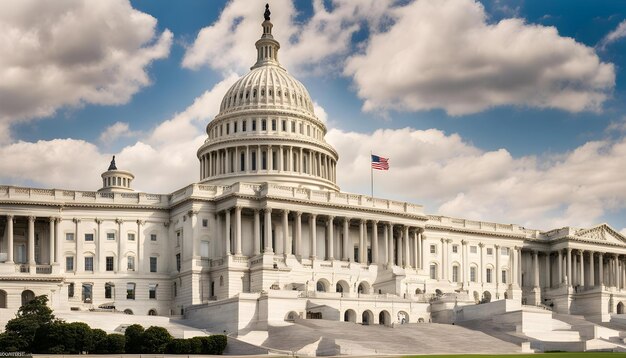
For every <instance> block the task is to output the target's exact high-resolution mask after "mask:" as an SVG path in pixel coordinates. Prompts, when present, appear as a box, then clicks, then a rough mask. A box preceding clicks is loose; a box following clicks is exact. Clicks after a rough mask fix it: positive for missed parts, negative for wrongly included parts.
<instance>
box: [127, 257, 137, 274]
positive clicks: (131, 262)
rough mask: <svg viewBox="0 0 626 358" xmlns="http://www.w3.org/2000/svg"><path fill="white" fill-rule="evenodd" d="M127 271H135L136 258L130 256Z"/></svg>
mask: <svg viewBox="0 0 626 358" xmlns="http://www.w3.org/2000/svg"><path fill="white" fill-rule="evenodd" d="M126 269H127V270H128V271H135V257H134V256H128V258H127V260H126Z"/></svg>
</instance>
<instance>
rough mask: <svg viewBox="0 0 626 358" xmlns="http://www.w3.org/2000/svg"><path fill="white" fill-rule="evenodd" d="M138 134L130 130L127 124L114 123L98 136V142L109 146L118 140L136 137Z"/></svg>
mask: <svg viewBox="0 0 626 358" xmlns="http://www.w3.org/2000/svg"><path fill="white" fill-rule="evenodd" d="M138 134H139V133H138V132H135V131H132V130H130V127H129V125H128V123H126V122H115V123H113V124H112V125H110V126H108V127H107V128H106V129H105V130H104V132H102V134H100V138H99V140H100V142H101V143H104V144H110V143H112V142H114V141H116V140H118V139H120V138H130V137H134V136H136V135H138Z"/></svg>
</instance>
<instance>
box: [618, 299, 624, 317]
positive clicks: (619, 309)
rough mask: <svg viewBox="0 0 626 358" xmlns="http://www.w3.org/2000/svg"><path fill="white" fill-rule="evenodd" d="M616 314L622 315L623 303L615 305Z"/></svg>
mask: <svg viewBox="0 0 626 358" xmlns="http://www.w3.org/2000/svg"><path fill="white" fill-rule="evenodd" d="M617 314H624V303H622V302H620V303H618V304H617Z"/></svg>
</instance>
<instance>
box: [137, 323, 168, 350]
mask: <svg viewBox="0 0 626 358" xmlns="http://www.w3.org/2000/svg"><path fill="white" fill-rule="evenodd" d="M171 340H172V335H170V333H169V332H168V331H167V329H165V328H163V327H157V326H150V328H148V329H146V330H145V331H144V332H143V334H142V335H141V341H142V342H141V352H142V353H149V354H162V353H165V347H166V346H167V344H168V343H169V342H170V341H171Z"/></svg>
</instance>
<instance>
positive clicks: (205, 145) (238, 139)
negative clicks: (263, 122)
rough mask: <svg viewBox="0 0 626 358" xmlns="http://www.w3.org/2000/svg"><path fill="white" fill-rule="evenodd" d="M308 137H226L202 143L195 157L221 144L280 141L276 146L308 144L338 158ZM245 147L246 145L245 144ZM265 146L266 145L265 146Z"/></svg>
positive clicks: (321, 143) (323, 145)
mask: <svg viewBox="0 0 626 358" xmlns="http://www.w3.org/2000/svg"><path fill="white" fill-rule="evenodd" d="M307 138H309V137H306V136H297V137H291V136H280V135H277V136H274V135H271V134H268V135H261V136H258V135H250V136H247V135H246V136H233V137H230V135H229V137H227V138H223V139H221V138H220V139H211V140H207V141H206V142H204V143H203V144H202V145H201V146H200V148H198V150H197V151H196V156H197V155H198V154H200V153H201V152H203V151H205V150H206V149H207V148H209V147H211V146H218V145H221V144H226V145H227V146H228V145H229V144H230V145H232V143H233V142H252V141H254V142H269V141H282V142H284V143H283V144H281V143H279V144H276V146H277V147H278V146H280V145H286V146H288V145H289V144H288V143H298V144H310V145H313V146H315V147H317V148H321V149H325V150H328V151H329V152H331V154H333V155H334V156H335V157H336V158H335V159H338V158H339V153H338V152H337V151H336V150H335V148H333V147H332V146H331V145H330V144H328V143H326V142H323V141H318V140H311V139H307ZM245 145H247V144H245ZM266 145H267V144H266ZM215 149H223V148H221V147H220V148H215Z"/></svg>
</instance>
